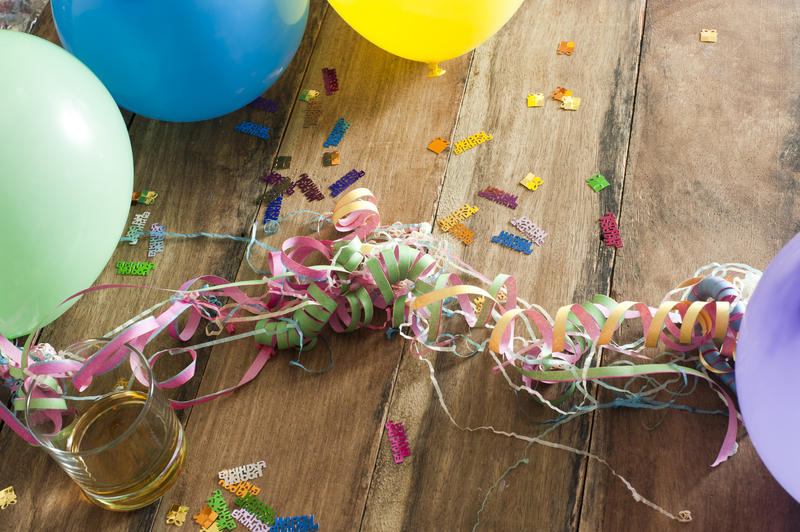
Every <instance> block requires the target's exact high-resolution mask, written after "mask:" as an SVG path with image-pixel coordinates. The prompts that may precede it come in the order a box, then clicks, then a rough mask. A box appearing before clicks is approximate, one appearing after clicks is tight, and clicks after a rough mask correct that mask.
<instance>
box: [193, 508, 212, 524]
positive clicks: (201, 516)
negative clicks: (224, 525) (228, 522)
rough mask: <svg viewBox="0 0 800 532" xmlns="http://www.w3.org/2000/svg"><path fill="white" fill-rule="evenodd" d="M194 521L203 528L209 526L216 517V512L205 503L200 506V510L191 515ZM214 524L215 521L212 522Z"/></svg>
mask: <svg viewBox="0 0 800 532" xmlns="http://www.w3.org/2000/svg"><path fill="white" fill-rule="evenodd" d="M192 519H194V521H195V523H197V524H198V525H200V526H201V527H203V528H209V527H211V524H212V523H214V521H216V519H217V512H215V511H214V510H212V509H211V507H210V506H209V505H207V504H204V505H203V507H202V508H200V512H198V513H197V514H195V515H193V516H192ZM214 524H216V523H214Z"/></svg>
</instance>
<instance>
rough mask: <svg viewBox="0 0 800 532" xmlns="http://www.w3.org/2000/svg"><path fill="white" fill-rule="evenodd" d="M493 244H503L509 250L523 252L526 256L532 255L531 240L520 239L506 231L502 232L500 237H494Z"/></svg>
mask: <svg viewBox="0 0 800 532" xmlns="http://www.w3.org/2000/svg"><path fill="white" fill-rule="evenodd" d="M492 242H494V243H495V244H501V245H503V246H505V247H507V248H511V249H513V250H516V251H521V252H522V253H525V254H526V255H530V254H531V253H532V251H533V250H532V249H531V244H532V243H533V242H531V241H530V240H525V239H524V238H520V237H518V236H514V235H512V234H511V233H508V232H506V231H500V234H499V235H495V236H493V237H492Z"/></svg>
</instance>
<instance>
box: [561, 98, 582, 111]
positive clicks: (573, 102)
mask: <svg viewBox="0 0 800 532" xmlns="http://www.w3.org/2000/svg"><path fill="white" fill-rule="evenodd" d="M580 105H581V99H580V98H578V97H577V96H564V97H563V98H562V99H561V108H562V109H565V110H567V111H577V110H578V107H580Z"/></svg>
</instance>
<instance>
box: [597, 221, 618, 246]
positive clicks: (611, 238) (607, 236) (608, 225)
mask: <svg viewBox="0 0 800 532" xmlns="http://www.w3.org/2000/svg"><path fill="white" fill-rule="evenodd" d="M600 227H602V229H603V242H604V243H605V245H606V246H614V247H617V248H621V247H622V239H621V238H620V236H619V228H618V227H617V219H616V217H615V216H614V213H613V212H607V213H606V215H605V216H603V217H602V218H600Z"/></svg>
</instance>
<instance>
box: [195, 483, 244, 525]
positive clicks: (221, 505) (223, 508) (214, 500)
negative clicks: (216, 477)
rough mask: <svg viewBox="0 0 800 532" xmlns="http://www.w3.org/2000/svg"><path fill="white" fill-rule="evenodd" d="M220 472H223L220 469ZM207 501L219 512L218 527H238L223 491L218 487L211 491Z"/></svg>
mask: <svg viewBox="0 0 800 532" xmlns="http://www.w3.org/2000/svg"><path fill="white" fill-rule="evenodd" d="M220 473H222V471H220ZM206 503H207V504H208V506H210V507H211V509H212V510H214V511H215V512H216V513H217V527H218V528H219V529H220V530H233V529H234V528H236V523H235V522H234V520H233V518H232V517H231V512H230V510H229V509H228V503H226V502H225V499H223V498H222V491H220V490H218V489H216V490H214V491H213V492H211V497H209V498H208V499H206ZM201 526H202V525H201Z"/></svg>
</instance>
